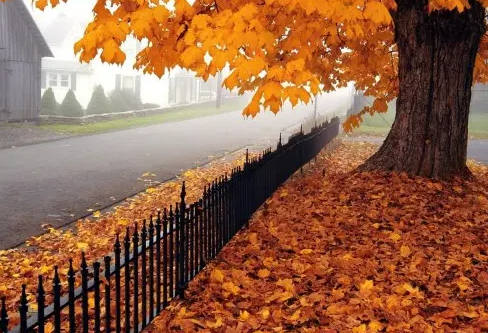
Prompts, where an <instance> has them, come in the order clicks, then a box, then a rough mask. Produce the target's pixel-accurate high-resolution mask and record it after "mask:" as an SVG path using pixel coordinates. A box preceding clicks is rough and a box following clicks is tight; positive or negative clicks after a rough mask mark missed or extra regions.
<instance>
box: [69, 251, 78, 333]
mask: <svg viewBox="0 0 488 333" xmlns="http://www.w3.org/2000/svg"><path fill="white" fill-rule="evenodd" d="M68 302H69V306H68V310H69V331H70V333H75V332H76V322H75V270H74V269H73V259H72V258H69V269H68Z"/></svg>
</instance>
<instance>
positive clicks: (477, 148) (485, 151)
mask: <svg viewBox="0 0 488 333" xmlns="http://www.w3.org/2000/svg"><path fill="white" fill-rule="evenodd" d="M348 140H354V141H364V142H373V143H378V144H381V143H382V142H383V140H384V139H382V138H375V137H369V136H353V137H349V138H348ZM468 158H469V159H474V160H476V161H478V162H481V163H484V164H486V165H488V140H470V141H469V143H468Z"/></svg>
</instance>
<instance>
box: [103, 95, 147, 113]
mask: <svg viewBox="0 0 488 333" xmlns="http://www.w3.org/2000/svg"><path fill="white" fill-rule="evenodd" d="M109 101H110V110H111V111H112V112H124V111H132V110H141V109H142V108H143V104H142V102H141V98H140V96H138V95H137V94H136V93H135V92H133V91H132V90H113V91H112V92H110V94H109Z"/></svg>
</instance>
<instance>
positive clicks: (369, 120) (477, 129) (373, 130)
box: [353, 104, 488, 140]
mask: <svg viewBox="0 0 488 333" xmlns="http://www.w3.org/2000/svg"><path fill="white" fill-rule="evenodd" d="M363 120H364V121H363V123H362V124H361V126H360V127H359V128H358V129H355V130H354V132H353V134H357V135H364V134H367V135H375V136H385V135H387V134H388V132H389V131H390V128H391V124H393V121H394V120H395V105H394V104H393V105H392V104H390V105H389V109H388V112H387V113H383V114H375V115H374V116H369V115H368V116H365V117H364V118H363ZM468 126H469V137H470V138H472V139H484V140H486V139H488V113H484V114H483V113H472V114H471V115H470V117H469V125H468Z"/></svg>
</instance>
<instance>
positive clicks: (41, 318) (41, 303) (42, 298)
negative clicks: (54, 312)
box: [37, 274, 45, 333]
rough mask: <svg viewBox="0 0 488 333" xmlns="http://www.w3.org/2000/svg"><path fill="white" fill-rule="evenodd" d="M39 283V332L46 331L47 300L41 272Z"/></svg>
mask: <svg viewBox="0 0 488 333" xmlns="http://www.w3.org/2000/svg"><path fill="white" fill-rule="evenodd" d="M37 278H38V284H37V331H38V332H39V333H44V321H45V318H44V301H45V296H44V295H45V292H44V287H43V285H42V284H43V281H42V280H43V279H42V275H41V274H39V275H38V276H37Z"/></svg>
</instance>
